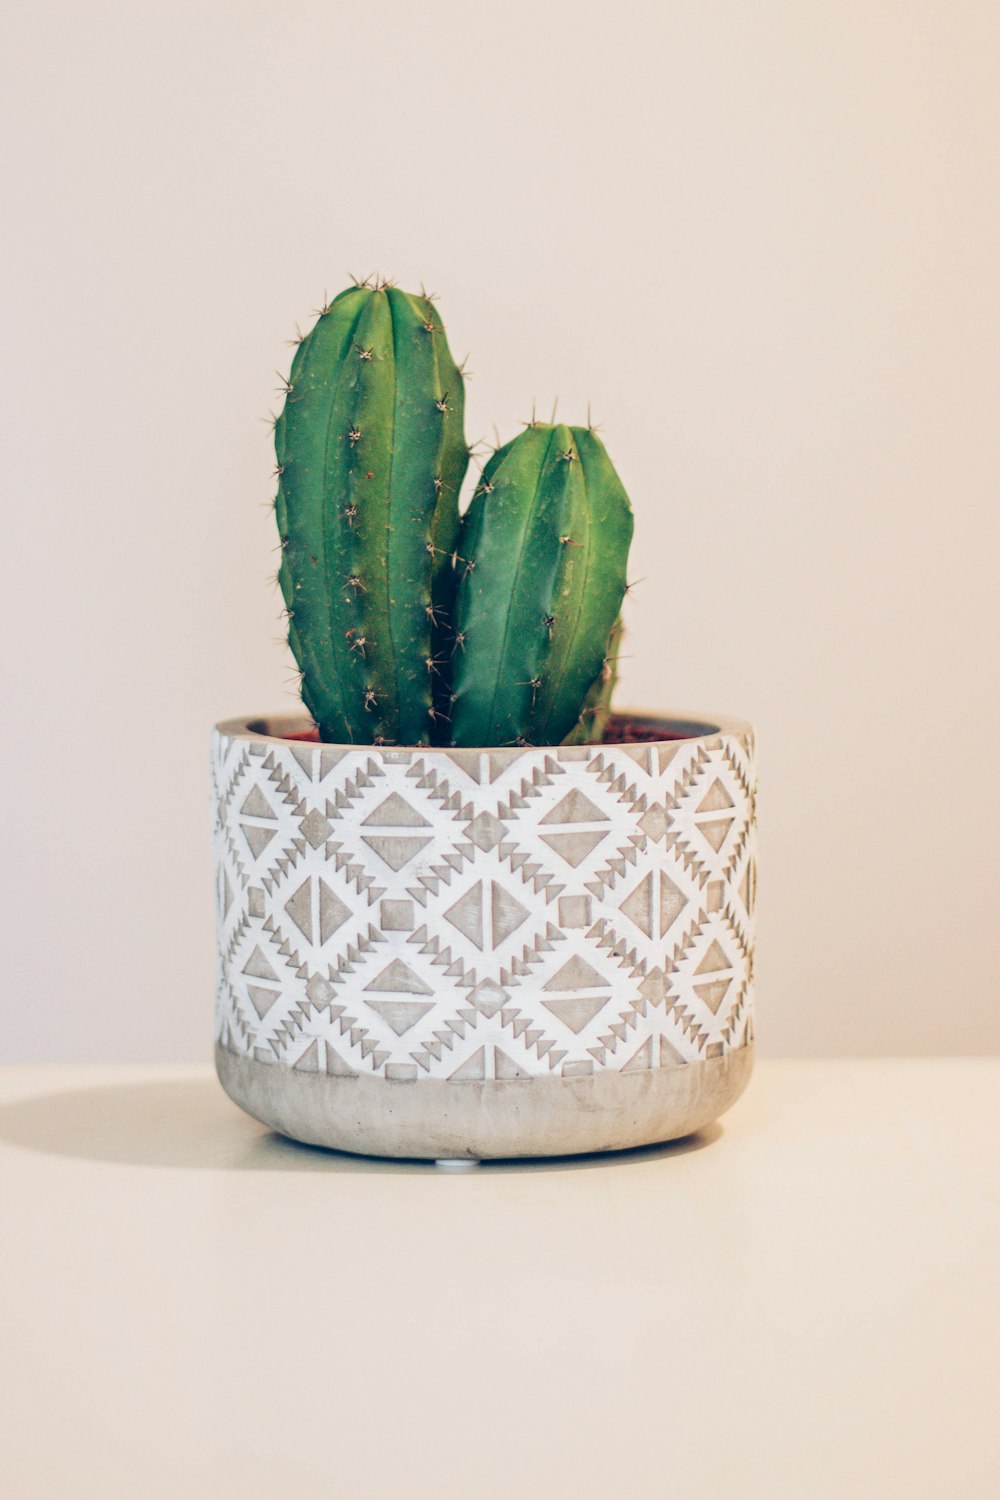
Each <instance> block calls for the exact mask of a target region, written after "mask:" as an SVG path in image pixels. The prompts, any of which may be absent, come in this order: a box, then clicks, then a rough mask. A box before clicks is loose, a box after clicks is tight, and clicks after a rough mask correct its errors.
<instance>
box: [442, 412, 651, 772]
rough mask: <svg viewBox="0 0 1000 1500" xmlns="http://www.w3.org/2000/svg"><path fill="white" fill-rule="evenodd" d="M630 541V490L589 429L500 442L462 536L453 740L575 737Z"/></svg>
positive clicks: (548, 430)
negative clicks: (627, 490)
mask: <svg viewBox="0 0 1000 1500" xmlns="http://www.w3.org/2000/svg"><path fill="white" fill-rule="evenodd" d="M631 539H632V510H631V507H630V505H629V501H628V496H627V495H626V493H625V490H624V489H623V487H622V484H621V481H620V479H619V478H618V475H617V474H616V473H615V470H614V468H613V467H612V464H611V460H610V459H609V458H608V455H607V453H606V451H605V449H604V446H603V444H602V443H601V442H600V440H599V439H598V437H597V436H596V434H595V433H594V432H593V430H592V429H591V428H589V427H566V426H563V425H561V424H560V425H558V426H553V425H549V424H544V423H536V422H532V423H531V424H530V425H529V426H528V428H527V430H526V431H525V432H523V433H521V435H520V436H519V437H517V438H515V439H514V440H513V442H510V443H507V444H505V445H504V446H503V447H501V448H498V449H497V451H496V452H495V453H494V455H493V456H492V458H491V459H490V461H489V462H488V463H487V465H486V467H485V468H484V470H483V474H482V478H481V480H480V483H479V485H478V486H477V488H476V491H475V494H474V495H473V498H472V501H471V503H470V505H469V509H468V511H467V512H466V514H465V516H464V518H463V521H462V526H461V531H460V534H459V539H458V553H459V554H460V557H461V562H460V564H459V568H460V570H461V572H462V576H461V581H460V583H459V586H458V592H457V596H456V600H455V623H454V644H453V648H452V649H453V653H454V656H453V682H452V724H451V735H452V743H453V744H455V745H509V744H536V745H556V744H559V743H560V742H561V741H562V740H563V739H565V738H566V736H567V735H572V734H574V732H575V726H577V725H578V724H579V722H580V716H581V711H582V709H583V707H584V705H585V702H586V701H587V699H588V693H590V692H591V690H592V688H594V687H595V686H596V683H597V681H598V680H599V679H600V678H601V677H602V675H603V672H604V664H605V660H606V658H607V656H608V650H609V641H610V640H611V636H612V630H613V627H614V625H615V622H616V620H617V618H618V613H619V610H620V609H621V604H622V599H623V597H624V594H625V589H626V579H625V568H626V562H627V559H628V549H629V543H630V542H631ZM463 565H464V566H463ZM597 696H598V698H599V697H600V694H599V693H598V695H597ZM592 706H593V707H594V708H595V717H597V713H596V708H597V703H596V701H595V702H593V704H592ZM576 732H578V733H579V734H580V735H581V737H586V735H587V731H586V729H585V728H584V729H581V730H579V731H576Z"/></svg>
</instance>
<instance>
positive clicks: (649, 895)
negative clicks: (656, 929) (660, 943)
mask: <svg viewBox="0 0 1000 1500" xmlns="http://www.w3.org/2000/svg"><path fill="white" fill-rule="evenodd" d="M618 910H619V911H620V912H624V914H625V916H626V917H628V919H629V921H631V922H634V923H635V925H636V926H637V927H638V929H639V931H640V932H644V933H645V934H646V936H647V937H652V936H653V872H652V870H651V871H650V872H649V874H648V875H646V876H645V877H644V878H643V879H642V880H640V881H639V884H638V885H637V886H636V888H635V890H634V891H632V892H631V893H630V894H629V895H628V896H626V897H625V900H624V901H620V902H619V903H618Z"/></svg>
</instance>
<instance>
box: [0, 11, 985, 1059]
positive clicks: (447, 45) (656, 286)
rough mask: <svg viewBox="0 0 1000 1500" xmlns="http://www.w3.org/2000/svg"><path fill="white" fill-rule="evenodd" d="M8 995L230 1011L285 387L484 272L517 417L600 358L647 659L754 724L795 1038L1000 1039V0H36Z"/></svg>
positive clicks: (136, 1017)
mask: <svg viewBox="0 0 1000 1500" xmlns="http://www.w3.org/2000/svg"><path fill="white" fill-rule="evenodd" d="M3 32H4V35H3V37H2V38H0V52H2V54H3V56H4V62H3V64H2V66H3V69H4V72H5V73H6V75H7V77H6V80H5V88H4V93H5V97H6V105H5V115H6V118H5V120H4V121H3V122H2V129H3V138H4V144H5V148H6V150H5V153H4V155H5V157H6V166H5V168H4V172H5V181H4V183H3V186H2V192H3V197H2V202H3V210H4V218H5V220H6V228H5V231H4V249H3V255H4V261H5V265H4V268H3V271H2V276H3V288H4V292H5V293H8V294H9V301H8V299H7V298H5V302H8V305H7V307H6V310H5V312H4V332H3V341H4V346H5V350H6V352H8V353H9V356H10V358H9V368H8V373H7V375H6V376H5V386H4V390H3V392H2V402H0V410H2V412H3V415H4V417H5V418H6V429H7V431H6V441H5V443H4V453H5V462H6V472H7V480H6V485H5V489H6V505H5V508H4V515H5V538H6V542H5V554H6V561H7V568H6V570H5V582H4V586H3V589H2V590H0V598H2V606H3V610H4V613H5V622H4V625H3V640H4V646H5V648H6V656H7V667H6V683H5V691H4V702H5V705H6V708H7V723H6V727H5V732H4V734H3V753H4V756H5V768H4V780H3V785H4V787H5V788H6V795H5V806H4V816H3V824H4V833H5V839H4V857H3V862H2V878H3V882H4V890H3V899H2V910H3V912H4V915H5V917H6V919H7V924H8V931H7V936H6V939H5V943H4V971H3V979H4V985H3V989H4V997H3V1001H2V1003H3V1005H4V1007H5V1017H6V1019H5V1022H4V1026H3V1030H2V1036H3V1043H2V1045H3V1049H4V1053H5V1055H6V1056H7V1057H10V1058H15V1059H24V1060H31V1059H43V1058H44V1059H53V1060H67V1061H69V1060H75V1059H98V1058H107V1059H125V1058H129V1059H131V1058H137V1059H139V1058H151V1059H154V1058H159V1059H183V1058H194V1057H205V1056H206V1055H207V1049H208V1044H209V1038H210V1034H211V1020H210V1011H211V1005H212V994H213V954H212V928H211V910H210V908H211V902H210V876H209V867H208V854H207V832H208V810H207V753H208V751H207V740H208V729H209V726H210V724H211V722H212V721H213V720H214V719H216V718H218V717H221V716H224V715H229V714H234V713H238V712H242V711H247V712H251V711H256V710H267V709H271V710H274V709H279V708H281V707H282V706H284V705H287V704H288V703H289V702H290V699H289V698H288V697H287V696H286V694H287V692H288V688H287V687H286V673H287V670H288V667H289V659H288V658H287V657H286V654H285V652H284V650H283V648H282V647H281V645H280V644H278V637H279V635H280V629H281V627H280V623H279V621H278V619H277V615H278V609H279V601H278V599H277V596H276V594H274V593H273V592H272V591H271V589H270V588H269V586H268V584H267V577H268V574H269V573H270V572H271V571H272V569H273V568H274V566H275V558H274V556H273V555H272V552H271V548H272V545H273V542H274V537H273V534H272V523H271V519H270V516H269V514H268V512H267V509H266V508H265V507H266V502H267V500H268V496H269V493H270V486H271V480H270V471H271V468H272V463H273V460H272V457H271V453H270V449H269V434H268V431H267V429H266V427H265V426H264V425H262V423H261V421H260V417H261V416H262V415H263V413H264V412H265V411H266V410H267V408H268V406H269V404H271V402H272V392H273V390H274V388H275V386H276V385H277V383H278V382H277V377H276V376H275V375H274V374H273V371H274V370H275V368H276V367H277V368H280V369H283V368H286V367H287V363H288V359H289V353H290V351H289V350H288V349H287V348H286V345H285V340H286V338H288V337H289V336H290V334H291V332H292V326H293V324H294V322H295V320H296V319H298V320H300V321H308V320H309V314H310V309H311V308H314V307H316V306H317V305H318V303H319V299H320V298H321V296H322V294H323V292H324V289H328V290H329V291H330V292H331V293H332V292H334V291H336V290H337V289H339V287H340V286H341V285H342V284H344V282H345V280H346V276H347V273H348V272H350V271H357V272H368V271H373V270H380V271H382V272H384V273H387V274H392V275H394V276H395V277H397V278H398V279H399V280H400V281H401V282H402V284H403V285H404V286H412V287H416V286H417V285H418V284H419V282H420V281H421V280H424V281H425V282H426V283H427V285H428V286H429V287H430V288H431V289H433V290H436V291H437V292H438V293H439V294H440V299H441V300H440V306H441V308H442V311H443V315H444V317H445V320H446V322H447V325H448V329H449V333H450V336H451V341H452V344H453V347H454V349H455V352H456V354H457V355H458V356H461V355H462V354H464V353H465V352H466V350H468V351H469V352H470V353H471V356H472V357H471V360H470V366H471V369H472V370H473V371H474V379H473V381H472V383H471V388H470V435H472V436H479V435H480V434H489V433H490V432H491V430H492V424H493V423H494V422H496V423H497V424H498V426H499V429H500V432H501V434H503V435H504V436H507V435H509V434H510V433H511V431H512V430H513V428H514V425H515V423H516V421H517V420H518V419H519V418H520V417H522V416H524V415H525V414H526V412H527V409H528V407H529V406H530V403H531V399H532V397H533V396H537V398H538V399H539V402H540V404H541V405H542V406H546V407H547V405H548V403H549V402H550V401H551V399H552V397H553V396H554V395H555V394H556V393H557V392H558V393H559V395H560V397H561V404H560V411H561V413H562V414H563V415H564V416H565V417H566V418H567V419H576V420H579V419H580V417H581V415H582V413H583V412H584V410H585V406H586V402H587V400H588V399H590V400H591V401H592V402H593V406H594V413H595V416H596V417H598V418H599V419H600V421H601V422H602V424H603V426H604V432H605V438H606V441H607V442H608V444H609V447H610V449H611V452H612V454H613V456H614V458H615V460H616V461H617V463H618V466H619V468H620V470H621V472H622V475H623V477H624V479H625V481H626V484H627V485H628V487H629V489H630V491H631V493H632V495H633V499H634V503H635V507H636V511H637V515H638V531H637V543H636V564H635V569H636V572H637V573H639V574H641V575H644V576H645V577H646V580H647V581H646V583H645V584H644V585H643V587H642V588H641V589H640V590H638V591H637V593H636V596H635V602H634V604H633V606H632V609H631V618H630V622H629V628H630V636H629V647H628V648H627V649H628V651H629V652H630V653H631V654H630V658H629V660H628V661H627V663H626V666H625V680H624V693H623V695H622V696H623V698H624V700H625V701H627V702H630V703H632V704H644V705H648V706H654V707H656V706H674V707H681V708H690V709H694V710H701V709H707V710H712V709H723V710H728V711H731V712H733V713H737V714H742V715H745V716H747V717H751V718H752V719H753V720H754V721H755V722H756V723H757V725H758V727H759V732H760V748H761V758H762V769H763V782H762V803H761V809H762V819H763V829H762V856H763V868H762V881H761V891H762V903H763V905H762V918H761V951H760V997H759V1003H760V1026H759V1032H760V1037H761V1041H762V1045H763V1048H764V1050H765V1051H766V1052H769V1053H771V1054H772V1055H773V1054H795V1053H830V1054H833V1053H852V1052H872V1053H880V1052H887V1051H901V1052H935V1051H940V1052H952V1051H962V1052H976V1051H988V1050H993V1049H996V1048H997V1046H998V1045H1000V996H998V983H997V967H998V965H997V949H998V939H997V931H998V921H997V905H998V897H1000V879H998V877H997V873H996V868H995V861H996V859H997V855H998V849H1000V839H998V834H1000V806H998V787H1000V774H998V771H997V766H996V761H997V756H998V754H1000V698H998V689H997V663H998V646H1000V630H998V606H997V596H998V589H997V572H998V560H1000V549H998V543H1000V535H998V532H1000V523H998V515H1000V496H998V479H1000V421H998V412H1000V339H998V334H1000V327H998V324H1000V316H998V280H997V266H998V264H1000V210H998V196H997V183H998V181H1000V129H998V127H1000V105H998V94H997V85H996V80H997V75H998V63H1000V9H998V8H997V6H996V5H995V3H993V0H982V3H977V0H950V3H948V4H942V3H940V0H934V3H929V0H809V3H805V4H803V3H802V0H768V3H761V0H744V3H741V0H714V3H712V4H710V5H707V4H699V3H697V0H690V3H679V0H664V3H653V0H650V3H647V4H637V3H632V4H630V3H628V0H624V3H619V4H616V5H607V4H604V3H593V0H567V3H563V0H555V3H545V0H535V3H523V0H509V3H504V4H496V5H494V4H484V3H481V4H473V3H465V4H459V3H454V0H447V3H440V4H434V3H427V0H421V3H417V4H414V3H399V0H379V3H378V4H377V5H370V6H369V5H361V4H358V3H350V4H348V3H342V0H329V3H321V0H284V3H275V0H266V3H263V0H158V3H126V0H89V3H88V4H87V5H81V4H77V3H73V0H29V3H24V0H22V3H12V0H7V5H6V7H5V20H4V22H3Z"/></svg>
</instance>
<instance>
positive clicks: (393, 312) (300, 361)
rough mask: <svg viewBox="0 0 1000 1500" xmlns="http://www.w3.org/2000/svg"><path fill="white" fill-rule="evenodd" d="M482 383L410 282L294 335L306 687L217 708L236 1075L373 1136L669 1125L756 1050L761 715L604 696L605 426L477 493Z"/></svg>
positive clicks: (492, 1148)
mask: <svg viewBox="0 0 1000 1500" xmlns="http://www.w3.org/2000/svg"><path fill="white" fill-rule="evenodd" d="M463 407H464V391H463V380H462V373H461V371H460V370H459V369H458V368H457V367H456V365H455V362H454V360H453V359H452V357H451V354H450V352H449V349H448V344H447V340H446V337H445V332H444V328H443V326H442V323H441V319H440V317H439V315H438V312H437V309H436V308H435V306H434V305H433V302H432V301H431V299H430V298H428V297H427V296H425V295H421V296H414V295H409V294H407V293H404V292H402V291H400V290H398V289H397V288H396V287H395V286H393V285H391V284H389V283H386V282H382V281H378V282H376V283H374V284H373V283H371V282H368V281H366V282H362V283H356V284H355V285H353V286H351V287H349V288H348V289H347V290H346V291H344V292H342V293H341V294H340V295H339V296H338V297H336V298H335V299H334V300H333V301H332V302H330V303H329V304H328V305H327V306H325V307H323V309H322V310H321V312H320V314H319V316H318V318H317V321H316V324H315V326H314V327H313V329H312V331H311V332H310V333H309V334H308V336H306V337H305V338H303V339H302V340H301V342H300V344H299V347H298V350H297V352H296V355H295V359H294V361H293V364H292V369H291V373H290V376H289V378H288V381H287V384H286V390H285V401H284V406H283V409H282V411H281V413H280V415H279V416H278V418H277V420H276V423H275V448H276V453H277V460H278V462H277V480H278V485H277V498H276V501H275V516H276V520H277V525H278V534H279V538H280V548H281V565H280V570H279V581H280V586H281V591H282V594H283V597H284V601H285V605H286V611H287V621H288V640H289V644H290V646H291V649H292V651H293V653H294V655H295V658H296V660H297V662H298V664H299V668H300V674H301V694H302V700H303V703H304V705H305V708H306V710H307V711H308V712H307V715H303V716H301V717H277V718H274V717H271V718H268V717H257V718H246V719H238V720H232V721H230V722H227V723H223V724H220V725H218V726H217V728H216V730H215V735H214V748H213V783H214V788H213V796H214V805H215V814H216V832H215V861H216V889H217V900H218V922H219V950H220V962H219V986H218V1002H217V1031H216V1062H217V1068H218V1073H219V1077H220V1079H221V1081H222V1084H223V1086H224V1088H225V1089H226V1091H227V1092H228V1093H229V1094H230V1096H231V1097H232V1098H233V1099H234V1100H235V1101H236V1103H237V1104H239V1105H241V1106H242V1107H243V1108H244V1109H245V1110H247V1111H248V1112H249V1113H250V1114H252V1115H254V1116H255V1117H256V1118H257V1119H259V1120H262V1121H264V1122H265V1123H267V1124H269V1125H271V1126H273V1127H275V1128H276V1129H278V1130H280V1131H283V1132H284V1133H285V1134H287V1135H290V1136H293V1137H296V1138H298V1139H300V1140H303V1141H308V1142H311V1143H314V1144H320V1145H325V1146H333V1147H338V1148H340V1149H343V1150H347V1151H354V1152H364V1153H372V1154H378V1155H388V1156H409V1157H431V1158H456V1157H457V1158H461V1157H465V1158H473V1159H475V1158H485V1157H500V1156H507V1157H509V1156H525V1155H531V1156H534V1155H549V1154H564V1153H574V1152H583V1151H594V1150H605V1149H620V1148H624V1147H629V1146H634V1145H637V1144H641V1143H646V1142H651V1141H662V1140H667V1139H670V1138H673V1137H676V1136H680V1135H684V1134H687V1133H689V1132H691V1131H693V1130H696V1129H698V1128H699V1127H701V1126H703V1125H705V1124H707V1123H708V1122H709V1121H711V1120H713V1119H715V1118H716V1117H717V1116H718V1115H719V1114H720V1113H722V1111H723V1110H725V1109H726V1108H727V1107H728V1106H729V1105H730V1104H731V1103H732V1102H733V1101H734V1099H735V1098H736V1097H737V1096H738V1095H739V1094H740V1092H741V1091H742V1089H743V1088H744V1086H745V1084H746V1082H747V1079H748V1077H749V1073H750V1068H751V1065H752V1057H753V1024H752V1013H751V1008H752V986H753V913H754V899H755V892H754V885H755V864H754V801H755V768H754V746H753V738H752V734H751V731H750V729H749V727H748V726H747V725H745V724H742V723H738V722H735V721H731V720H722V719H714V720H712V721H711V722H705V721H692V720H690V719H683V718H681V719H679V718H677V717H676V716H673V717H672V716H669V715H661V714H658V713H657V714H643V715H637V714H628V715H625V716H621V715H618V716H614V715H612V713H611V709H610V697H611V689H612V686H613V681H614V675H615V673H614V664H615V659H616V655H617V649H618V642H619V639H620V630H621V626H620V611H621V606H622V600H623V598H624V595H625V592H626V561H627V556H628V550H629V543H630V541H631V536H632V513H631V508H630V505H629V501H628V498H627V496H626V494H625V491H624V489H623V487H622V484H621V481H620V480H619V478H618V475H617V474H616V472H615V470H614V468H613V466H612V464H611V461H610V459H609V458H608V455H607V452H606V451H605V448H604V446H603V444H602V442H601V440H600V438H599V437H598V436H597V434H596V432H595V431H594V429H593V428H592V427H591V426H590V425H589V424H588V425H587V426H583V427H570V426H563V425H560V424H556V423H554V422H553V423H542V422H538V421H534V420H532V421H531V422H529V423H527V424H526V426H525V429H524V431H523V432H521V433H520V434H519V435H518V436H517V437H515V438H514V439H513V440H512V441H511V442H508V443H505V444H503V445H502V446H500V447H498V448H497V449H496V451H495V452H494V453H493V455H492V457H491V458H490V459H489V461H488V462H487V463H486V465H485V467H484V468H483V470H482V474H481V476H480V478H479V480H478V483H477V484H476V485H475V488H474V492H473V494H472V498H471V501H470V503H469V505H468V508H467V509H466V511H465V513H464V515H463V514H460V509H459V492H460V489H461V487H462V482H463V479H464V477H465V473H466V469H467V466H468V463H469V458H470V450H469V448H468V445H467V443H466V439H465V434H464V424H463Z"/></svg>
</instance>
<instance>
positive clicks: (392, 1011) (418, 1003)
mask: <svg viewBox="0 0 1000 1500" xmlns="http://www.w3.org/2000/svg"><path fill="white" fill-rule="evenodd" d="M365 1003H366V1005H368V1007H369V1008H370V1009H371V1010H373V1011H374V1012H375V1014H376V1015H377V1016H381V1017H382V1020H383V1021H384V1022H385V1023H386V1025H387V1026H391V1027H392V1030H393V1031H394V1032H395V1033H396V1035H397V1036H403V1035H404V1034H405V1033H406V1032H407V1031H409V1029H410V1027H411V1026H416V1024H417V1022H418V1021H419V1020H420V1019H421V1017H422V1016H426V1014H427V1012H428V1011H429V1010H430V1009H431V1008H432V1006H433V1001H431V1000H367V1001H366V1002H365Z"/></svg>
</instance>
